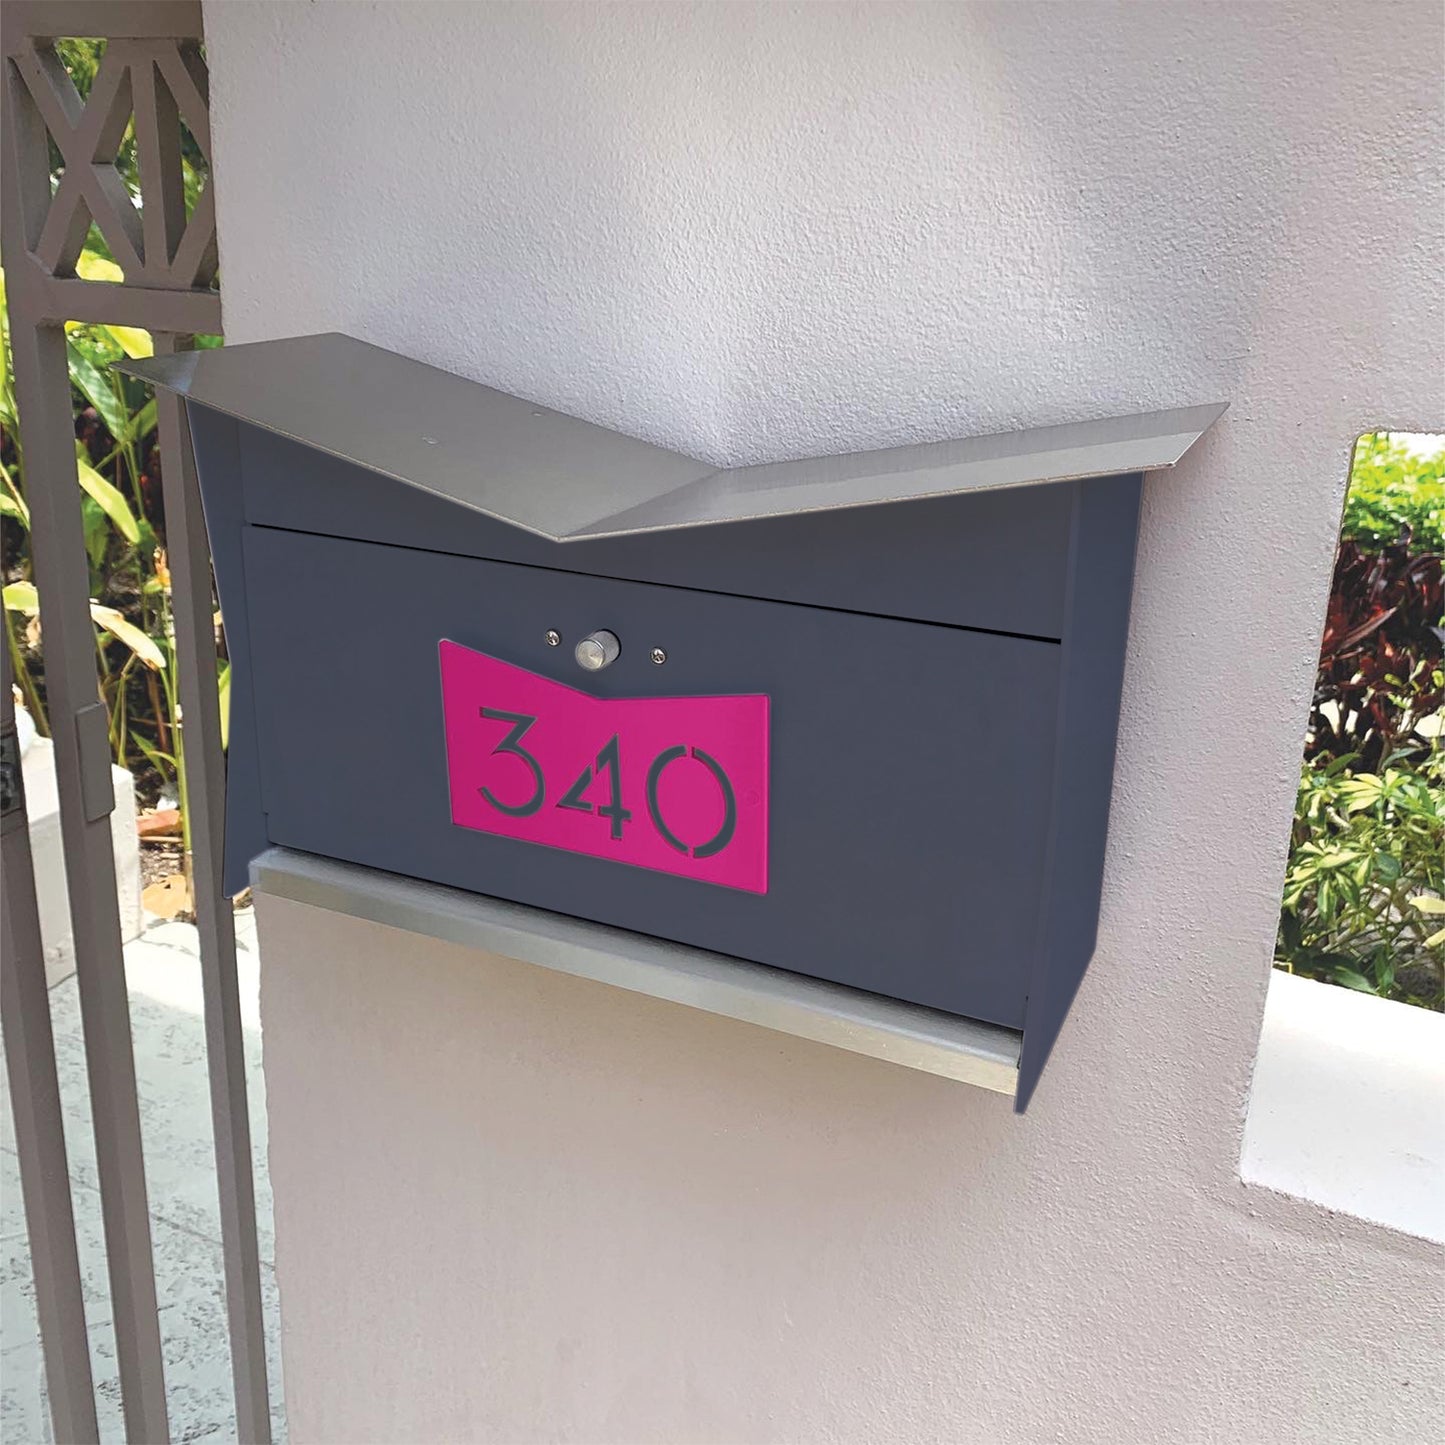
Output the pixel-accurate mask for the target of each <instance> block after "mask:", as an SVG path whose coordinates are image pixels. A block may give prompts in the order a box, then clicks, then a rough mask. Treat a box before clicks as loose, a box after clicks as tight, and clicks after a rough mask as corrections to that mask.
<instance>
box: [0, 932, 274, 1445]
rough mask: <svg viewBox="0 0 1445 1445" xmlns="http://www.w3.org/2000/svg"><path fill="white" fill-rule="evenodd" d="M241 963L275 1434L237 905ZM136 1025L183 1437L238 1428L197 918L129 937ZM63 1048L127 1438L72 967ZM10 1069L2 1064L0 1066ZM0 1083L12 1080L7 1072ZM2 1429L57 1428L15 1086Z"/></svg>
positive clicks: (116, 1410)
mask: <svg viewBox="0 0 1445 1445" xmlns="http://www.w3.org/2000/svg"><path fill="white" fill-rule="evenodd" d="M237 931H238V935H239V942H240V952H239V960H238V971H239V975H240V984H241V1006H242V1014H243V1017H244V1020H245V1028H246V1051H247V1058H248V1062H249V1064H250V1072H251V1121H252V1131H253V1134H254V1136H255V1137H254V1142H255V1159H256V1195H257V1198H256V1203H257V1211H258V1214H259V1225H260V1240H261V1274H262V1280H261V1283H262V1290H263V1293H264V1297H265V1303H266V1311H267V1353H268V1357H269V1361H270V1366H271V1392H272V1412H273V1416H274V1420H275V1425H274V1428H275V1435H276V1439H277V1440H278V1441H281V1440H284V1438H285V1423H284V1419H283V1417H282V1413H281V1405H280V1401H281V1381H280V1358H279V1349H278V1331H277V1309H276V1280H275V1271H274V1266H273V1260H274V1254H273V1249H272V1233H271V1191H270V1185H269V1181H268V1179H267V1175H266V1107H265V1098H264V1094H263V1092H262V1085H261V1031H260V1023H259V1019H258V1017H257V1010H256V985H257V967H256V953H255V937H256V931H255V921H254V915H252V914H251V913H250V912H246V913H243V914H240V915H238V917H237ZM125 954H126V978H127V981H128V982H129V985H130V1004H131V1027H132V1033H133V1036H134V1039H135V1050H136V1073H137V1079H138V1089H139V1093H140V1101H141V1126H142V1131H143V1136H144V1142H145V1154H146V1176H147V1181H148V1186H149V1191H150V1205H151V1234H152V1238H153V1241H154V1247H155V1256H156V1283H157V1294H158V1296H159V1302H160V1319H161V1337H162V1343H163V1346H164V1350H165V1364H166V1392H167V1397H168V1400H169V1404H170V1417H171V1438H172V1440H174V1441H177V1442H180V1441H200V1440H204V1441H207V1442H212V1441H214V1442H221V1441H225V1440H235V1438H236V1426H235V1418H234V1406H233V1402H232V1397H231V1363H230V1355H229V1350H228V1345H227V1332H226V1314H225V1296H224V1286H223V1283H222V1266H221V1246H220V1238H221V1231H220V1218H219V1213H218V1210H217V1205H216V1184H215V1168H214V1162H213V1155H212V1143H211V1113H210V1101H209V1095H208V1092H207V1085H206V1063H205V1058H206V1055H205V1038H204V1033H203V1030H202V1022H201V983H200V970H199V965H198V963H197V959H196V933H195V929H194V928H192V927H190V926H189V925H188V924H183V923H158V924H155V925H153V926H152V927H151V928H149V929H148V930H147V931H146V932H145V933H144V934H143V935H142V936H141V937H140V938H139V939H137V940H136V941H135V942H133V943H130V944H128V945H127V946H126V950H125ZM50 998H51V1014H52V1017H53V1019H54V1024H55V1051H56V1056H57V1063H58V1066H59V1071H60V1087H61V1093H62V1096H63V1098H64V1101H65V1122H66V1142H67V1146H68V1148H69V1151H70V1174H71V1186H72V1193H73V1195H74V1201H75V1214H76V1231H77V1234H78V1236H79V1239H80V1251H81V1254H80V1260H81V1269H82V1271H83V1273H84V1276H85V1288H86V1304H87V1316H88V1318H89V1321H90V1350H91V1359H92V1367H93V1369H94V1371H95V1379H96V1387H97V1394H98V1397H99V1410H100V1429H101V1439H102V1440H103V1441H112V1440H114V1441H120V1440H123V1439H124V1432H123V1429H122V1424H121V1413H120V1387H119V1382H118V1380H117V1378H116V1373H115V1348H114V1339H113V1335H112V1330H111V1324H110V1302H109V1294H108V1290H107V1285H106V1272H105V1253H104V1249H103V1247H102V1242H101V1224H100V1197H99V1194H98V1193H97V1191H96V1176H95V1147H94V1142H93V1139H92V1136H91V1123H90V1104H89V1095H88V1092H87V1089H86V1081H85V1054H84V1048H83V1044H82V1040H81V1032H80V1017H79V1008H78V1002H77V997H76V990H75V980H74V979H73V978H72V979H68V980H66V981H65V982H64V983H60V984H57V985H56V987H55V988H54V989H52V990H51V995H50ZM0 1075H3V1071H0ZM0 1087H3V1085H0ZM0 1115H3V1118H0V1439H3V1441H4V1445H39V1442H46V1445H49V1442H50V1441H51V1439H52V1436H51V1431H50V1418H49V1412H48V1411H47V1409H46V1406H45V1377H44V1369H43V1367H42V1363H41V1355H40V1342H39V1338H38V1334H37V1329H36V1323H35V1301H34V1295H33V1287H32V1284H31V1277H30V1259H29V1251H28V1247H27V1244H26V1236H25V1220H24V1213H23V1209H22V1205H21V1200H20V1184H19V1173H18V1167H17V1163H16V1158H15V1137H14V1126H13V1123H12V1121H11V1117H10V1105H9V1100H8V1098H7V1099H6V1100H5V1102H4V1107H3V1109H0Z"/></svg>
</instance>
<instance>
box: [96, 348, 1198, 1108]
mask: <svg viewBox="0 0 1445 1445" xmlns="http://www.w3.org/2000/svg"><path fill="white" fill-rule="evenodd" d="M124 366H125V369H126V370H127V371H129V372H131V373H132V374H134V375H137V376H140V377H143V378H145V379H147V380H149V381H152V382H154V383H155V384H156V385H158V386H162V387H168V388H170V389H172V390H174V391H176V392H178V393H180V394H181V395H183V396H184V398H185V401H186V409H187V414H188V418H189V422H190V430H191V435H192V439H193V445H194V450H195V458H196V464H197V470H198V474H199V478H200V485H201V492H202V499H203V503H204V508H205V514H206V522H207V527H208V530H209V533H210V539H211V547H212V552H213V555H214V559H215V568H216V577H217V585H218V588H219V592H220V597H221V605H222V610H223V613H224V615H225V619H226V631H227V642H228V647H229V650H230V656H231V663H232V684H231V689H232V690H231V708H232V714H231V725H230V755H229V768H228V785H227V786H228V800H227V821H226V886H227V888H228V890H230V891H238V890H239V889H241V888H243V887H244V886H245V885H246V883H247V881H248V871H247V870H248V867H249V865H250V864H251V861H252V860H253V859H254V858H255V857H256V856H257V855H258V854H260V853H262V852H263V851H264V850H266V849H268V848H270V847H272V846H273V845H274V846H280V847H283V848H287V849H296V850H302V851H304V852H305V853H308V854H312V855H319V857H320V858H322V859H330V860H340V862H342V863H349V864H360V865H365V866H367V867H369V868H372V869H381V870H385V871H386V872H388V873H391V874H397V875H402V876H403V877H407V878H412V879H418V880H423V881H424V882H426V883H428V884H442V885H447V886H448V887H450V888H453V889H462V890H467V891H468V892H469V893H471V894H474V895H484V896H485V897H486V898H488V899H494V900H501V901H502V902H503V903H505V904H506V905H507V907H508V908H509V909H511V910H512V911H511V912H509V913H508V915H507V917H508V919H509V923H508V927H510V928H513V930H514V932H516V931H518V930H519V929H520V925H518V924H517V923H516V919H517V918H518V917H520V916H523V915H522V914H519V913H517V912H516V906H517V905H522V906H523V908H524V910H525V909H531V910H545V911H546V912H545V913H543V912H537V913H535V914H533V915H531V916H533V917H535V918H537V919H539V920H540V919H545V918H546V917H548V916H549V915H561V916H562V918H563V919H565V920H566V924H567V927H568V928H569V929H571V930H572V931H573V935H576V934H577V930H579V929H581V930H582V934H581V935H578V936H580V937H581V938H582V939H583V940H584V942H585V939H586V936H587V935H586V933H585V930H586V928H587V927H589V926H591V927H594V928H595V929H597V930H598V937H599V938H600V937H602V934H603V931H604V930H605V936H606V938H607V939H608V940H609V943H608V945H607V949H608V950H609V951H610V954H611V955H616V954H617V952H618V950H619V946H620V945H619V944H618V943H617V940H618V939H623V940H625V939H626V938H628V937H629V936H630V937H632V938H634V939H636V942H637V951H638V957H639V958H641V957H642V955H643V954H644V953H647V951H648V950H653V953H648V954H647V956H648V957H649V958H654V959H655V950H656V949H657V947H658V946H659V941H660V942H661V944H662V945H666V946H667V947H670V948H672V949H673V950H674V953H673V954H671V955H669V956H670V957H678V956H682V954H683V953H685V952H686V950H688V949H692V950H696V951H697V956H698V957H699V958H703V957H705V958H707V959H710V960H721V961H722V962H723V963H726V961H727V960H728V959H734V960H739V961H740V962H739V968H741V969H744V970H745V971H746V975H745V976H746V977H747V978H752V979H758V978H764V977H767V976H771V973H770V971H773V970H785V971H787V972H786V973H785V974H781V975H777V977H779V978H781V979H783V980H785V981H786V980H787V979H789V978H797V977H801V978H804V979H807V980H810V981H822V984H825V985H827V986H828V987H830V988H831V989H832V990H833V991H834V993H833V996H835V997H838V996H841V997H844V998H846V999H847V1000H851V1001H852V1002H851V1003H850V1004H849V1008H850V1009H851V1010H852V1012H853V1013H854V1014H858V1013H859V1011H862V1013H864V1014H866V1012H867V1007H868V1004H869V1000H870V999H871V1000H875V1001H876V1002H877V1004H878V1007H879V1008H880V1009H884V1010H886V1009H887V1008H889V1007H893V1006H894V1003H895V1001H896V1003H898V1004H901V1005H903V1006H907V1007H909V1008H911V1009H912V1010H913V1012H912V1013H911V1014H910V1015H909V1017H910V1018H913V1017H922V1016H924V1014H925V1011H932V1016H933V1017H936V1018H938V1019H939V1020H941V1021H944V1022H948V1021H950V1020H953V1021H971V1023H972V1024H977V1025H979V1026H982V1027H984V1028H986V1029H989V1030H992V1031H993V1033H992V1035H991V1036H992V1037H995V1038H997V1037H1000V1036H1001V1037H1004V1038H1010V1037H1011V1038H1013V1039H1015V1040H1016V1043H1017V1067H1016V1088H1015V1099H1016V1106H1017V1107H1018V1108H1019V1109H1022V1108H1023V1107H1024V1106H1025V1105H1026V1104H1027V1102H1028V1100H1029V1098H1030V1097H1031V1095H1032V1093H1033V1091H1034V1088H1035V1087H1036V1085H1037V1083H1038V1080H1039V1076H1040V1072H1041V1070H1042V1068H1043V1065H1044V1062H1045V1060H1046V1059H1047V1057H1048V1054H1049V1051H1050V1049H1051V1047H1052V1045H1053V1042H1054V1040H1055V1038H1056V1037H1057V1035H1058V1032H1059V1029H1060V1028H1061V1026H1062V1024H1063V1020H1064V1017H1065V1015H1066V1013H1067V1012H1068V1009H1069V1007H1070V1004H1071V1002H1072V1000H1073V997H1074V994H1075V991H1076V989H1077V987H1078V984H1079V981H1080V979H1081V978H1082V976H1083V973H1084V970H1085V968H1086V967H1087V965H1088V962H1089V958H1090V956H1091V954H1092V953H1093V950H1094V942H1095V933H1096V927H1097V922H1098V916H1099V903H1100V889H1101V884H1102V876H1103V862H1104V847H1105V840H1106V834H1107V827H1108V812H1109V798H1110V791H1111V784H1112V774H1113V760H1114V744H1115V732H1116V727H1117V722H1118V713H1119V699H1120V690H1121V685H1122V677H1123V667H1124V649H1125V643H1126V639H1127V634H1128V624H1129V606H1130V593H1131V588H1132V581H1133V570H1134V544H1135V533H1136V528H1137V522H1138V513H1139V501H1140V494H1141V487H1142V482H1143V474H1144V473H1145V472H1148V471H1152V470H1155V469H1157V468H1163V467H1169V466H1172V465H1173V464H1174V463H1175V462H1176V461H1177V460H1178V459H1179V458H1180V457H1181V456H1182V455H1183V454H1184V453H1185V451H1187V450H1188V448H1189V447H1190V446H1191V445H1192V444H1193V443H1194V442H1195V441H1196V440H1197V439H1198V437H1199V436H1200V434H1201V433H1202V432H1203V431H1204V430H1205V429H1206V428H1207V427H1208V426H1209V425H1210V424H1211V423H1212V422H1213V421H1214V420H1215V419H1216V418H1217V417H1218V416H1219V415H1220V413H1221V412H1222V411H1223V410H1224V408H1223V407H1222V406H1217V405H1215V406H1200V407H1193V408H1189V409H1186V410H1180V411H1171V412H1160V413H1155V414H1151V415H1145V416H1132V417H1123V418H1117V419H1113V420H1108V421H1099V422H1089V423H1084V424H1079V425H1070V426H1062V427H1050V428H1045V429H1042V430H1036V431H1030V432H1022V433H1015V434H1010V435H1004V436H992V437H982V438H975V439H972V440H968V441H956V442H940V443H936V444H932V445H920V446H908V447H900V448H896V449H892V450H887V451H876V452H867V453H862V454H857V455H852V456H837V457H825V458H818V459H815V460H809V461H798V462H785V463H778V464H773V465H765V466H751V467H737V468H727V469H721V470H719V469H716V468H712V467H708V466H706V465H705V464H703V463H700V462H697V461H694V460H692V459H691V458H688V457H685V456H681V455H679V454H677V453H674V452H669V451H666V450H664V449H663V448H661V447H656V446H651V445H649V444H647V443H645V442H642V441H637V440H635V439H632V438H629V437H626V436H622V435H619V434H617V433H615V432H611V431H608V430H606V429H605V428H603V427H599V426H594V425H592V424H590V423H587V422H583V421H578V420H576V419H575V418H571V417H567V416H563V415H561V414H559V413H557V412H554V411H550V410H548V409H546V408H544V407H540V406H536V405H533V404H532V403H530V402H527V401H523V400H520V399H518V398H516V397H512V396H507V395H504V394H502V393H500V392H497V391H493V390H491V389H489V388H487V387H483V386H478V385H476V384H474V383H471V382H467V381H464V380H461V379H460V378H457V377H455V376H452V375H449V374H447V373H445V372H442V371H438V370H436V369H434V368H431V367H428V366H424V365H422V364H420V363H418V362H414V361H410V360H407V359H405V358H403V357H400V356H396V355H394V354H392V353H389V352H387V351H384V350H381V349H379V348H376V347H373V346H369V345H366V344H364V343H362V342H360V341H356V340H353V339H351V338H349V337H345V336H340V335H327V336H310V337H300V338H296V339H293V340H287V341H275V342H263V343H258V344H255V345H249V346H236V347H228V348H225V349H224V350H217V351H197V352H190V353H184V354H179V355H173V356H168V357H158V358H152V359H149V360H146V361H138V362H130V363H125V364H124ZM388 886H390V885H388ZM618 930H627V931H628V932H627V933H622V932H618ZM521 931H525V930H524V929H522V930H521ZM539 931H546V930H545V929H542V928H541V925H540V924H539ZM574 941H575V939H574ZM621 947H622V950H623V951H624V952H625V951H626V950H625V944H624V945H621ZM679 950H680V952H679ZM759 965H765V966H766V968H764V969H760V968H759V967H758V966H759ZM649 966H651V965H649ZM708 966H709V967H710V968H714V967H715V966H716V965H715V964H714V963H710V964H709V965H708ZM743 976H744V975H741V974H740V975H739V977H743ZM630 986H634V985H630ZM737 986H738V987H741V985H737ZM809 986H810V987H812V986H813V984H811V983H810V985H809ZM648 991H652V992H658V991H662V990H659V989H651V988H649V990H648ZM704 1006H706V1005H704ZM724 1011H734V1012H735V1011H736V1010H724ZM778 1026H782V1025H778ZM874 1051H877V1050H874ZM920 1066H923V1065H920Z"/></svg>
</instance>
